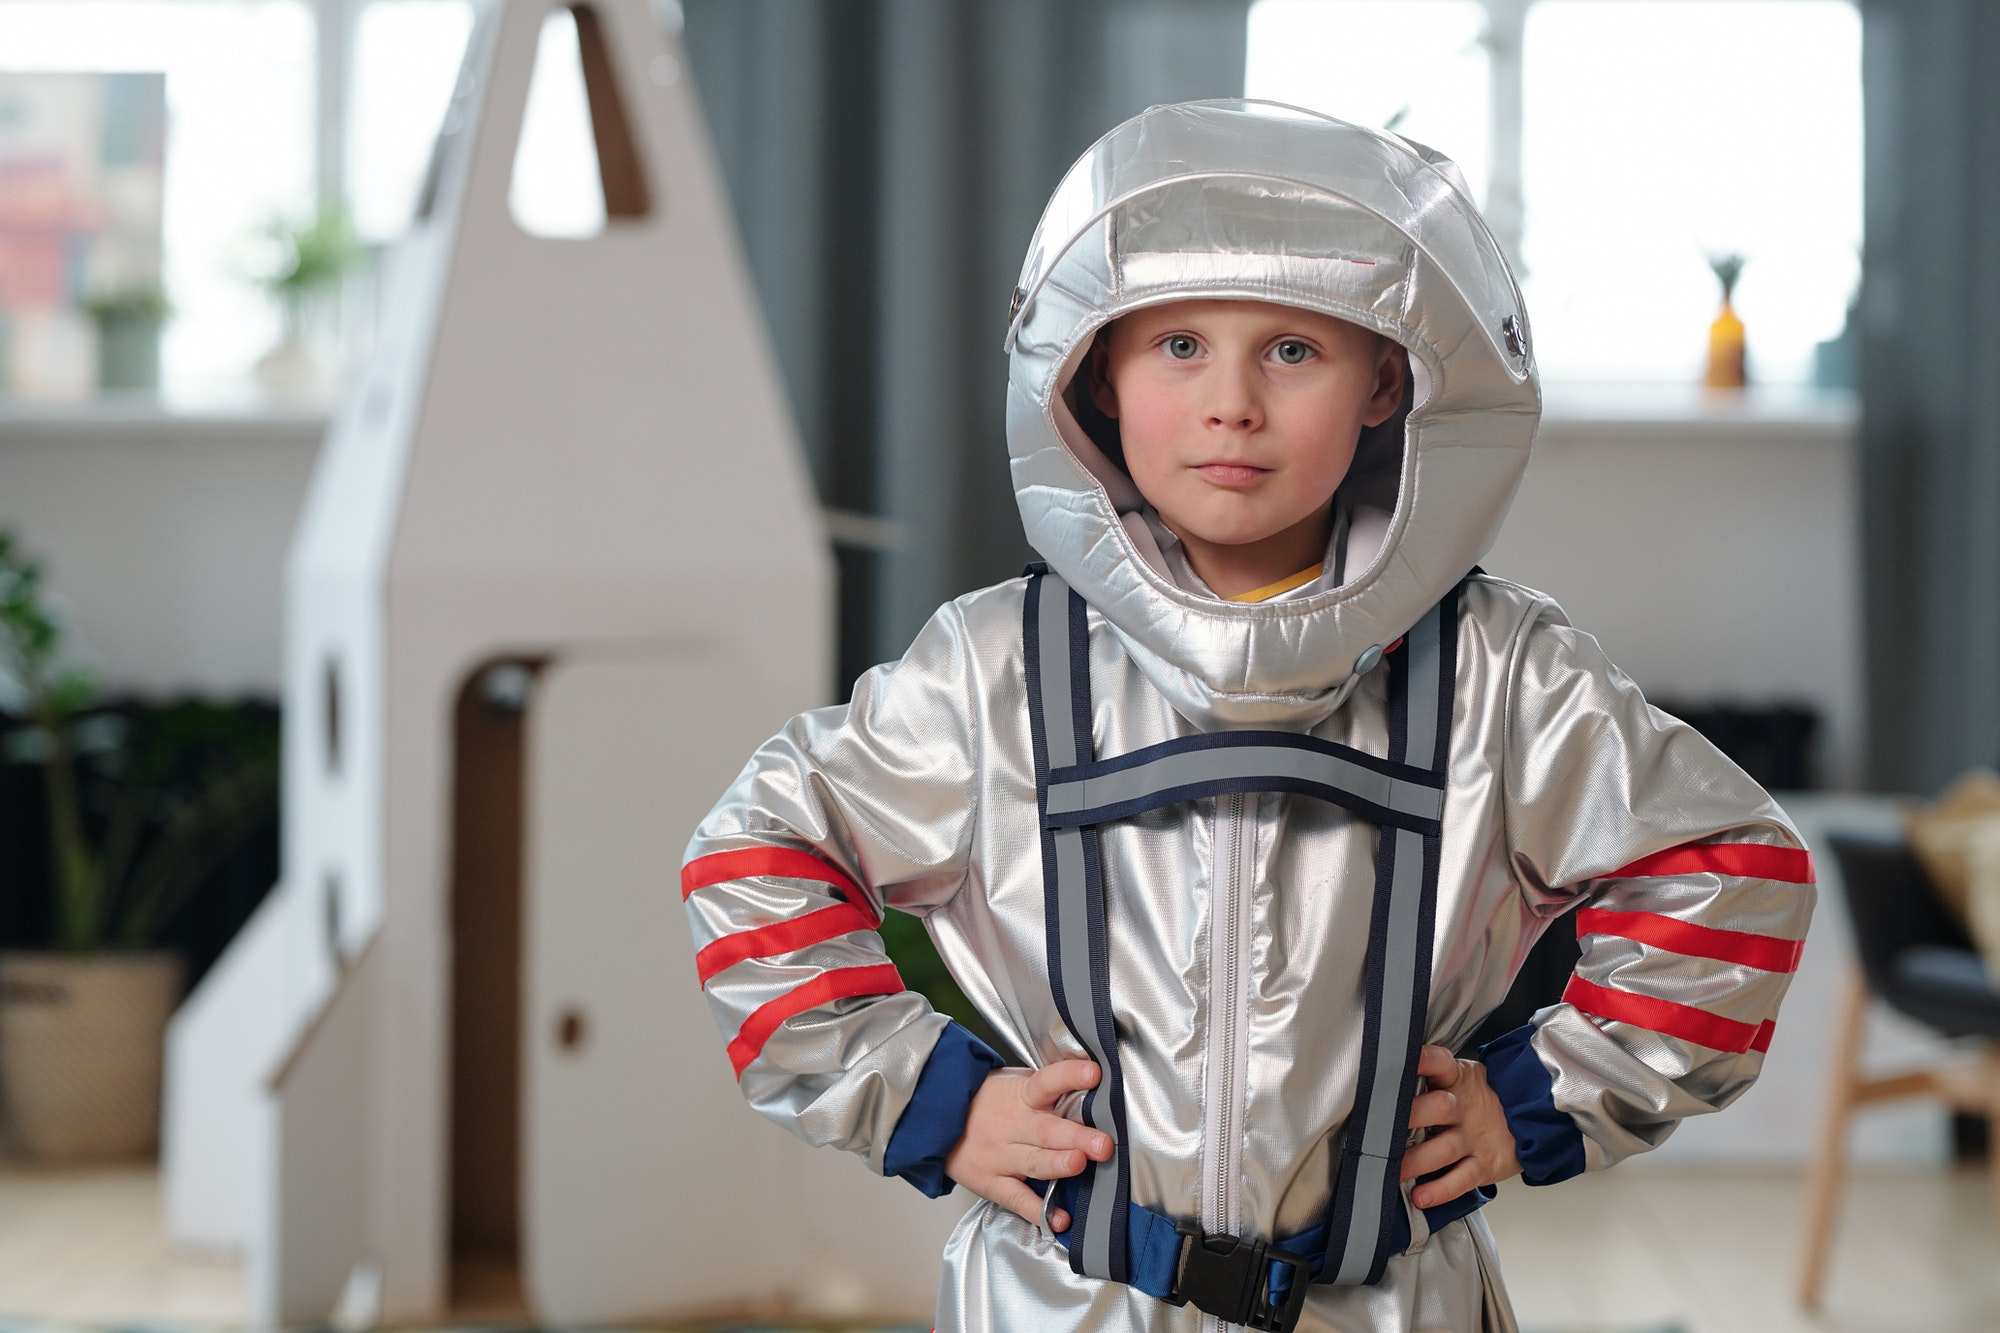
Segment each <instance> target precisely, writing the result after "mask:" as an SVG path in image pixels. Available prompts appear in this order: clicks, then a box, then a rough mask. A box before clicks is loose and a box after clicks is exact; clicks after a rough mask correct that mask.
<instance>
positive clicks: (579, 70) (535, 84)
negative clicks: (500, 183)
mask: <svg viewBox="0 0 2000 1333" xmlns="http://www.w3.org/2000/svg"><path fill="white" fill-rule="evenodd" d="M633 132H634V131H633V122H632V118H631V117H630V116H629V115H627V113H626V106H625V101H624V98H623V97H622V96H621V95H620V89H619V84H618V76H617V73H616V71H615V69H614V67H613V62H612V59H611V54H610V51H609V50H608V48H607V46H606V44H605V34H604V24H603V21H602V20H601V19H600V18H599V17H598V13H597V11H596V9H594V8H593V7H591V6H590V5H588V4H578V5H571V6H568V7H557V8H555V9H553V10H551V11H550V12H549V15H548V17H547V18H545V19H544V20H543V21H542V28H541V35H540V39H539V41H538V43H537V46H536V52H535V64H534V72H533V74H532V75H531V76H530V79H529V83H528V102H527V107H526V110H525V112H524V114H523V116H522V121H521V135H520V139H519V141H518V143H517V144H516V145H515V149H514V168H513V175H512V179H511V181H510V182H509V188H508V192H507V207H508V211H509V212H510V213H511V214H512V215H513V218H514V221H515V222H516V223H517V224H519V226H520V227H521V229H522V230H523V231H525V232H527V233H528V234H529V235H530V236H539V237H543V238H545V239H555V240H581V239H585V238H587V237H591V236H595V235H597V234H599V233H600V232H601V231H603V229H604V225H605V223H606V222H607V220H615V221H633V220H637V219H640V218H644V217H645V216H646V215H647V213H648V212H649V211H650V202H651V201H650V193H651V192H650V190H649V189H648V186H647V181H646V173H645V170H644V168H643V167H642V165H641V164H640V160H639V148H638V145H637V144H636V143H635V142H634V140H633Z"/></svg>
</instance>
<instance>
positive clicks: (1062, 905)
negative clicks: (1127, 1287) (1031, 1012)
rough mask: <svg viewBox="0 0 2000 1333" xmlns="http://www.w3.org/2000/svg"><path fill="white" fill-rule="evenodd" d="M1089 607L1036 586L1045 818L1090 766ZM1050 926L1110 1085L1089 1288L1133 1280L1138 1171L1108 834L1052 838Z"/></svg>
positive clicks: (1054, 981) (1033, 667) (1047, 849)
mask: <svg viewBox="0 0 2000 1333" xmlns="http://www.w3.org/2000/svg"><path fill="white" fill-rule="evenodd" d="M1088 616H1089V608H1088V607H1087V606H1086V605H1085V604H1084V600H1083V598H1081V597H1079V596H1077V595H1076V594H1075V593H1074V592H1072V591H1070V589H1069V587H1068V586H1067V585H1066V584H1064V583H1063V581H1062V580H1061V579H1060V578H1058V577H1056V576H1055V575H1053V574H1040V575H1036V576H1034V577H1031V578H1030V579H1029V580H1028V594H1027V600H1026V602H1025V604H1024V606H1023V608H1022V638H1023V641H1024V646H1025V648H1026V664H1027V673H1028V717H1029V722H1030V731H1031V732H1032V735H1033V740H1034V750H1035V788H1036V794H1037V797H1038V799H1039V800H1040V801H1041V802H1042V803H1043V805H1044V807H1046V803H1047V800H1048V791H1049V782H1048V775H1049V772H1050V770H1051V769H1052V768H1067V767H1071V766H1074V765H1075V764H1077V763H1079V762H1083V763H1087V762H1088V761H1089V760H1090V758H1091V745H1092V740H1091V717H1090V713H1091V707H1090V657H1089V644H1090V625H1089V620H1088ZM1042 893H1043V916H1044V919H1045V923H1046V924H1045V930H1046V934H1047V948H1048V965H1049V984H1050V989H1051V991H1052V992H1053V994H1054V997H1055V1002H1056V1010H1057V1012H1058V1013H1060V1014H1061V1015H1062V1020H1063V1024H1064V1025H1065V1026H1066V1027H1067V1028H1068V1029H1069V1032H1070V1035H1071V1036H1072V1037H1074V1038H1075V1039H1076V1042H1077V1044H1078V1046H1080V1047H1081V1048H1082V1049H1083V1051H1084V1052H1085V1053H1086V1054H1087V1055H1088V1056H1089V1057H1090V1059H1091V1060H1092V1062H1094V1063H1095V1064H1096V1065H1097V1067H1098V1069H1099V1070H1101V1071H1102V1075H1103V1076H1102V1077H1101V1078H1100V1079H1099V1081H1098V1085H1097V1086H1096V1087H1095V1088H1092V1089H1091V1090H1090V1091H1089V1092H1087V1093H1085V1094H1084V1097H1083V1108H1082V1109H1083V1120H1084V1122H1085V1123H1086V1124H1089V1125H1091V1126H1092V1127H1094V1128H1096V1129H1100V1130H1103V1131H1104V1132H1105V1133H1106V1134H1108V1135H1110V1136H1111V1142H1112V1153H1111V1157H1110V1159H1109V1160H1108V1161H1104V1162H1098V1163H1094V1164H1093V1165H1092V1166H1090V1167H1088V1168H1086V1170H1085V1173H1084V1176H1083V1177H1082V1179H1081V1180H1080V1182H1079V1184H1078V1189H1077V1199H1076V1205H1075V1207H1074V1208H1072V1209H1071V1210H1070V1211H1071V1215H1072V1217H1073V1219H1074V1220H1073V1221H1072V1223H1071V1226H1072V1228H1073V1229H1075V1230H1076V1231H1077V1232H1078V1233H1079V1235H1080V1236H1081V1237H1082V1243H1081V1244H1080V1245H1078V1246H1077V1247H1076V1248H1075V1249H1074V1250H1072V1251H1071V1253H1070V1267H1071V1268H1072V1269H1073V1270H1074V1271H1075V1272H1077V1273H1079V1274H1081V1275H1083V1276H1086V1277H1097V1278H1108V1279H1110V1280H1112V1281H1115V1282H1124V1281H1127V1280H1128V1279H1127V1274H1126V1255H1127V1245H1126V1236H1125V1231H1126V1225H1127V1216H1126V1204H1127V1203H1128V1202H1129V1201H1130V1199H1131V1194H1132V1186H1131V1168H1130V1163H1129V1161H1128V1158H1127V1154H1126V1152H1125V1144H1126V1137H1125V1080H1124V1076H1123V1074H1122V1072H1121V1069H1120V1065H1119V1060H1118V1034H1117V1030H1116V1028H1115V1027H1114V1025H1113V1021H1112V1010H1111V943H1110V939H1109V936H1108V933H1107V925H1106V917H1107V915H1108V913H1107V912H1106V909H1105V902H1104V863H1103V857H1102V855H1101V853H1100V850H1099V846H1098V837H1097V830H1096V829H1095V828H1080V827H1051V826H1049V825H1048V824H1047V823H1046V822H1045V823H1044V824H1043V828H1042Z"/></svg>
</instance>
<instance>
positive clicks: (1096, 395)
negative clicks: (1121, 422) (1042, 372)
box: [1083, 324, 1118, 421]
mask: <svg viewBox="0 0 2000 1333" xmlns="http://www.w3.org/2000/svg"><path fill="white" fill-rule="evenodd" d="M1083 375H1084V387H1085V388H1086V389H1087V390H1089V392H1090V401H1091V403H1092V405H1093V406H1095V407H1096V408H1097V410H1098V411H1099V412H1102V413H1103V414H1104V415H1105V416H1107V417H1109V418H1111V420H1113V421H1116V420H1118V390H1117V389H1115V388H1113V387H1112V384H1111V326H1110V325H1109V324H1107V325H1105V326H1104V327H1103V328H1101V329H1099V330H1098V331H1097V335H1096V336H1095V337H1094V338H1092V339H1091V340H1090V350H1089V351H1088V352H1085V353H1084V354H1083Z"/></svg>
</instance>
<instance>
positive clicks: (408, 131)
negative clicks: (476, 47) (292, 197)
mask: <svg viewBox="0 0 2000 1333" xmlns="http://www.w3.org/2000/svg"><path fill="white" fill-rule="evenodd" d="M471 35H472V5H471V4H470V3H469V0H394V3H380V2H379V0H378V2H377V3H373V4H370V5H368V6H367V7H366V8H365V9H363V10H362V11H361V14H360V16H359V17H358V18H357V19H356V20H355V25H354V63H353V70H354V77H353V80H352V86H351V91H350V94H349V96H350V98H351V102H350V105H349V113H348V120H347V127H348V138H347V194H348V199H349V201H350V203H351V205H352V207H353V209H354V226H355V230H356V231H357V232H359V233H360V235H361V238H362V239H363V240H364V241H372V242H381V241H388V240H392V239H394V238H395V237H397V236H399V235H401V234H402V232H403V230H404V229H405V228H407V227H408V226H409V225H410V218H411V216H412V215H413V214H414V213H415V211H416V206H417V193H418V191H419V190H420V189H421V188H422V186H423V179H424V170H425V168H426V167H428V166H429V164H430V156H431V144H432V142H433V141H434V140H435V139H436V138H437V131H438V127H439V125H440V124H442V123H443V120H444V112H445V106H446V104H447V103H449V102H450V101H451V90H452V88H453V86H454V85H455V84H456V83H457V82H458V67H459V63H460V61H461V60H463V59H464V56H465V44H466V41H467V39H468V38H470V37H471Z"/></svg>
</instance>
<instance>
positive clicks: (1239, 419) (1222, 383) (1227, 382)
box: [1208, 365, 1264, 430]
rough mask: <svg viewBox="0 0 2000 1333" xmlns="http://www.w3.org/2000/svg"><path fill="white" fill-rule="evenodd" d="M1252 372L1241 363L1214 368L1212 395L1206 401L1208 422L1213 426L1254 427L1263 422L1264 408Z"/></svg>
mask: <svg viewBox="0 0 2000 1333" xmlns="http://www.w3.org/2000/svg"><path fill="white" fill-rule="evenodd" d="M1252 374H1253V372H1252V371H1250V370H1249V369H1247V368H1245V367H1242V366H1237V365H1225V366H1220V367H1217V371H1216V374H1215V376H1214V379H1213V382H1212V383H1213V396H1212V397H1211V398H1210V399H1209V402H1208V424H1209V426H1210V427H1211V428H1212V429H1218V430H1255V429H1257V427H1258V426H1260V425H1262V424H1263V420H1264V412H1263V407H1262V405H1261V404H1260V403H1259V402H1258V399H1257V392H1256V387H1255V385H1254V384H1252V382H1251V378H1252Z"/></svg>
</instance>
